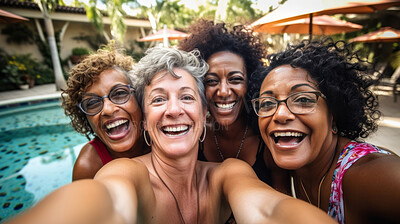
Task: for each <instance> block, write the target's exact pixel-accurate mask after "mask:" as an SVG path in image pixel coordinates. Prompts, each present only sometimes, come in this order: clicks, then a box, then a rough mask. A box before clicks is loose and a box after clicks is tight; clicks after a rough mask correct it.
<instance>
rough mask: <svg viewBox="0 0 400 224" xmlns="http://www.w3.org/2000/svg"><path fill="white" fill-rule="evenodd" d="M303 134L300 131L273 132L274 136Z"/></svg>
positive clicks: (297, 135)
mask: <svg viewBox="0 0 400 224" xmlns="http://www.w3.org/2000/svg"><path fill="white" fill-rule="evenodd" d="M301 136H303V133H300V132H290V131H287V132H275V133H274V137H275V138H276V137H301Z"/></svg>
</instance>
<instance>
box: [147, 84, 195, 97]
mask: <svg viewBox="0 0 400 224" xmlns="http://www.w3.org/2000/svg"><path fill="white" fill-rule="evenodd" d="M185 90H190V91H192V92H193V93H196V91H195V90H194V89H192V88H190V87H188V86H183V87H181V88H180V89H179V91H180V92H182V91H185ZM154 92H161V93H166V92H167V91H166V89H164V88H155V89H153V90H151V92H150V93H149V96H151V95H152V94H153V93H154Z"/></svg>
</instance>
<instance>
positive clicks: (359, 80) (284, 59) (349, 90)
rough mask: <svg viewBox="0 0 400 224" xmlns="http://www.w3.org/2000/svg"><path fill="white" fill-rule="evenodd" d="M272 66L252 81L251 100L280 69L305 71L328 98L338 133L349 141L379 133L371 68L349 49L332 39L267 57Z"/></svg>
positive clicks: (302, 43) (299, 45)
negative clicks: (263, 84) (291, 68)
mask: <svg viewBox="0 0 400 224" xmlns="http://www.w3.org/2000/svg"><path fill="white" fill-rule="evenodd" d="M268 61H269V63H270V66H269V67H268V68H267V69H266V70H265V71H264V72H262V73H258V76H257V77H256V76H254V77H252V80H250V84H249V92H248V94H249V96H252V97H253V98H255V97H258V92H259V90H260V87H261V84H262V81H263V80H264V78H265V76H266V75H267V74H268V73H269V72H271V71H272V70H273V69H275V68H276V67H278V66H281V65H287V64H289V65H291V66H292V67H294V68H303V69H305V70H306V71H307V72H308V73H309V74H310V76H311V78H312V79H313V80H315V81H316V82H317V83H318V88H319V90H320V91H321V92H322V93H323V94H324V95H325V96H326V97H327V100H326V101H327V105H328V108H329V111H330V112H331V113H332V115H333V118H334V122H335V123H336V126H337V128H338V133H339V134H340V135H341V136H343V137H347V138H349V139H353V140H356V139H358V138H360V137H361V138H366V137H368V135H369V134H370V133H372V132H374V131H376V129H377V123H376V122H377V120H378V119H379V118H380V116H381V113H380V111H379V110H378V101H377V98H376V97H375V95H374V94H373V93H372V92H371V91H370V90H369V86H371V84H372V83H373V82H372V80H371V79H370V78H369V77H368V76H367V75H366V72H368V71H369V69H370V66H369V64H368V63H367V62H366V61H363V60H361V59H359V57H358V56H357V53H356V52H354V51H353V50H352V48H351V46H350V45H348V44H346V43H345V42H343V41H337V42H334V41H333V40H332V39H330V38H328V39H323V40H321V41H315V42H309V41H308V40H304V41H302V42H301V43H300V44H298V45H289V46H288V47H287V49H286V50H285V51H283V52H281V53H277V54H271V55H269V56H268Z"/></svg>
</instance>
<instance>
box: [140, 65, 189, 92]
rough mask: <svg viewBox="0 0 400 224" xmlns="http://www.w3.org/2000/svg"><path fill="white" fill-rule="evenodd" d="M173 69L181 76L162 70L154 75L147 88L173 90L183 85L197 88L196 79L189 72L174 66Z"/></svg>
mask: <svg viewBox="0 0 400 224" xmlns="http://www.w3.org/2000/svg"><path fill="white" fill-rule="evenodd" d="M173 71H174V73H175V74H176V75H177V76H179V77H174V76H172V75H171V74H170V73H169V72H167V71H160V72H158V73H157V74H156V75H155V76H154V77H153V79H152V80H151V82H150V85H148V86H146V89H147V90H151V89H155V88H161V89H168V90H173V89H180V88H182V87H189V88H191V89H193V90H197V85H196V81H195V79H194V77H193V76H192V75H191V74H190V73H189V72H187V71H186V70H184V69H181V68H174V69H173ZM166 85H172V86H173V87H174V88H171V87H168V88H166Z"/></svg>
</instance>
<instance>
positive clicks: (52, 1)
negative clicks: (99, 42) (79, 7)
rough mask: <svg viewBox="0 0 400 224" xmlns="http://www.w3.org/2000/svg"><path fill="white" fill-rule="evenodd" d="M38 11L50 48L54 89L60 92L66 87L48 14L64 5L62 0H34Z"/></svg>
mask: <svg viewBox="0 0 400 224" xmlns="http://www.w3.org/2000/svg"><path fill="white" fill-rule="evenodd" d="M35 3H37V4H38V6H39V8H40V11H42V15H43V19H44V25H45V28H46V31H47V41H48V44H49V48H50V53H51V60H52V62H53V70H54V77H55V81H56V89H57V90H61V89H65V88H66V87H67V83H66V82H65V79H64V75H63V72H62V69H61V64H60V57H59V54H58V50H57V45H56V38H55V36H54V28H53V22H52V20H51V18H50V13H51V11H53V10H54V9H55V7H56V6H57V5H61V4H64V3H63V2H62V0H35Z"/></svg>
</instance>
